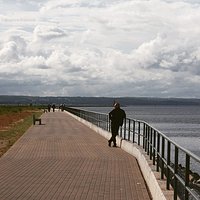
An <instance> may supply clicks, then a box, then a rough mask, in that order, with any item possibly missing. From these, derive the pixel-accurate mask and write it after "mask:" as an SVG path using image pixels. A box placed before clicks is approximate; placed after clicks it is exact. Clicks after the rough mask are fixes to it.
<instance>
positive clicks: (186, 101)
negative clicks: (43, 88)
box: [0, 95, 200, 107]
mask: <svg viewBox="0 0 200 200" xmlns="http://www.w3.org/2000/svg"><path fill="white" fill-rule="evenodd" d="M116 101H118V102H120V104H121V105H122V106H123V107H127V106H133V105H138V106H144V105H171V106H172V105H174V106H175V105H178V106H181V105H183V106H200V99H195V98H156V97H59V96H58V97H51V96H49V97H48V96H47V97H39V96H15V95H0V104H1V105H20V104H22V105H47V104H56V105H60V104H65V105H66V106H76V107H111V106H113V103H114V102H116Z"/></svg>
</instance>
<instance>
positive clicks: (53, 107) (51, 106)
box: [47, 104, 65, 112]
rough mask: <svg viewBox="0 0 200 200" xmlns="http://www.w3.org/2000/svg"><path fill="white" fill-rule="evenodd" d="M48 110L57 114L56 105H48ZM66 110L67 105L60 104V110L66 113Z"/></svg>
mask: <svg viewBox="0 0 200 200" xmlns="http://www.w3.org/2000/svg"><path fill="white" fill-rule="evenodd" d="M47 109H48V112H51V109H52V110H53V112H55V109H56V105H55V104H52V105H51V104H48V106H47ZM64 109H65V104H60V105H59V110H60V111H64Z"/></svg>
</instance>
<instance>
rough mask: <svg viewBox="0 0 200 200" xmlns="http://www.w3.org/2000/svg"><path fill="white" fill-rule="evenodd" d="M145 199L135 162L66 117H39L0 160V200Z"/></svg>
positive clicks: (61, 114)
mask: <svg viewBox="0 0 200 200" xmlns="http://www.w3.org/2000/svg"><path fill="white" fill-rule="evenodd" d="M72 199H73V200H132V199H134V200H148V199H151V198H150V196H149V193H148V190H147V188H146V184H145V182H144V179H143V177H142V174H141V172H140V169H139V166H138V163H137V161H136V159H135V158H134V157H133V156H131V155H129V154H128V153H126V152H124V151H123V150H121V149H120V148H113V147H108V143H107V140H106V139H105V138H103V137H102V136H100V135H99V134H97V133H96V132H94V131H93V130H91V129H90V128H88V127H87V126H85V125H84V124H82V123H80V122H78V121H77V120H75V119H74V118H72V117H71V116H69V115H68V114H67V113H63V112H54V113H53V112H51V113H44V114H43V115H42V125H35V126H31V127H30V128H29V129H28V131H27V132H26V133H25V134H24V135H23V136H22V137H21V138H20V139H19V140H18V141H17V142H16V143H15V144H14V145H13V146H12V147H11V148H10V150H9V151H8V152H7V153H6V154H4V156H3V157H1V158H0V200H72Z"/></svg>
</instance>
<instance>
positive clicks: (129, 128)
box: [128, 119, 131, 141]
mask: <svg viewBox="0 0 200 200" xmlns="http://www.w3.org/2000/svg"><path fill="white" fill-rule="evenodd" d="M130 135H131V120H130V119H128V141H130V137H131V136H130Z"/></svg>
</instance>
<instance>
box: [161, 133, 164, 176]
mask: <svg viewBox="0 0 200 200" xmlns="http://www.w3.org/2000/svg"><path fill="white" fill-rule="evenodd" d="M161 149H162V152H161V156H162V161H161V179H164V158H165V138H164V137H163V136H162V148H161Z"/></svg>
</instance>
